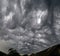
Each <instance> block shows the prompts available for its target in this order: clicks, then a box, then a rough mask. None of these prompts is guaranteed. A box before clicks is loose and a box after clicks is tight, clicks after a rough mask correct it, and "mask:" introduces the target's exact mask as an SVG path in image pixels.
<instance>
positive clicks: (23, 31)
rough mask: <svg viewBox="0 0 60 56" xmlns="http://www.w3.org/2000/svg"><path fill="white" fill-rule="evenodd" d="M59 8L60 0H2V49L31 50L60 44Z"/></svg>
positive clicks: (0, 10)
mask: <svg viewBox="0 0 60 56" xmlns="http://www.w3.org/2000/svg"><path fill="white" fill-rule="evenodd" d="M50 2H51V3H50ZM59 9H60V5H59V4H58V2H57V0H55V2H54V1H52V0H51V1H47V0H28V1H27V0H0V51H3V52H5V53H8V50H9V49H10V48H14V49H16V50H17V52H19V53H21V54H31V53H36V52H39V51H43V50H45V49H47V48H49V47H51V46H54V45H57V44H60V37H59V36H60V10H59Z"/></svg>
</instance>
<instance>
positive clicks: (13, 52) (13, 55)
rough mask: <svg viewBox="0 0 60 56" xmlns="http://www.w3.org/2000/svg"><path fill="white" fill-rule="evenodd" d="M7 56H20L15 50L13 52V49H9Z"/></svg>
mask: <svg viewBox="0 0 60 56" xmlns="http://www.w3.org/2000/svg"><path fill="white" fill-rule="evenodd" d="M8 56H20V55H19V53H18V52H17V51H16V50H14V49H13V48H10V49H9V53H8Z"/></svg>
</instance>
